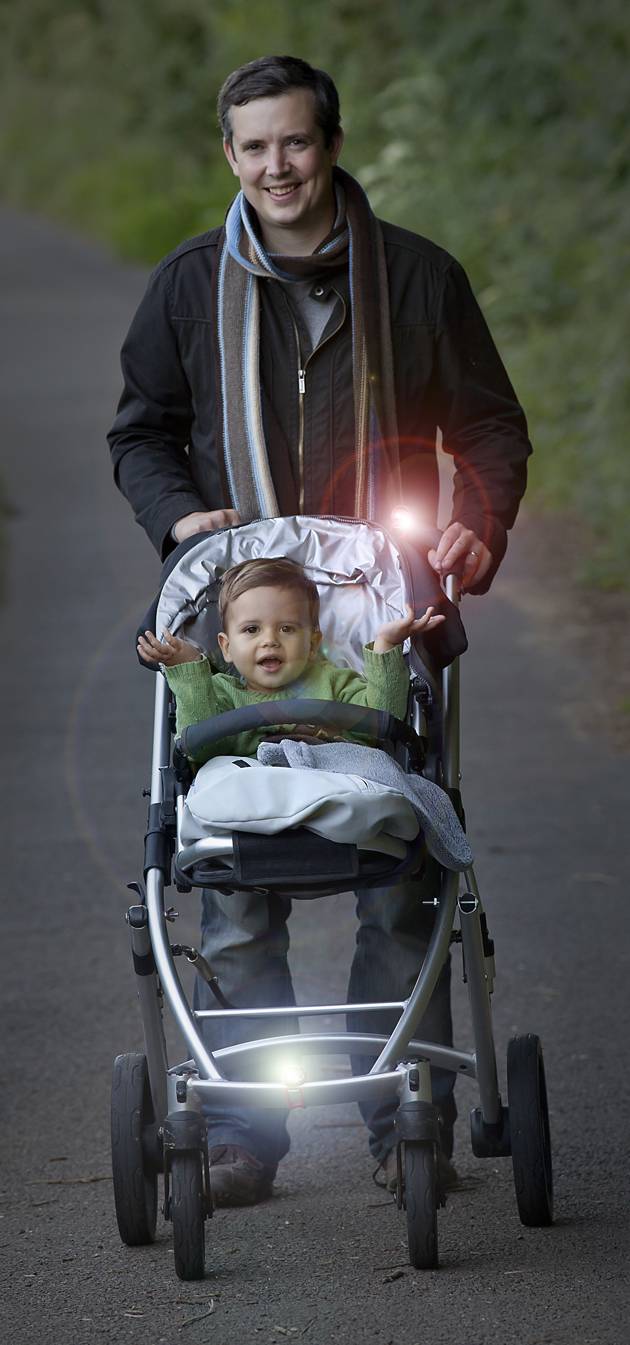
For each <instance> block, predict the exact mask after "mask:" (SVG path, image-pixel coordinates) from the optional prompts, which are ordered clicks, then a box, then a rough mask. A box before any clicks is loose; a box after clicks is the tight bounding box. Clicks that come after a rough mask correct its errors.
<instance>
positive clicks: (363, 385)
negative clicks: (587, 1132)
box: [109, 57, 531, 1204]
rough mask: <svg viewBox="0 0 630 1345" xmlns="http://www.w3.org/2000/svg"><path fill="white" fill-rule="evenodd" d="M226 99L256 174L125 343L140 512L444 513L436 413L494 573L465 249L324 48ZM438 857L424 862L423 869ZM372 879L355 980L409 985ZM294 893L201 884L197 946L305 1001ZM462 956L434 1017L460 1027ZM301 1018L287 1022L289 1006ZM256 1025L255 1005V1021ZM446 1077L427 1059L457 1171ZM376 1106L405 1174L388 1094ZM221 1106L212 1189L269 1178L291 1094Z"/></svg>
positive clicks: (249, 986) (474, 312) (243, 982)
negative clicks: (385, 166)
mask: <svg viewBox="0 0 630 1345" xmlns="http://www.w3.org/2000/svg"><path fill="white" fill-rule="evenodd" d="M218 111H219V121H220V125H221V129H222V133H223V147H224V150H225V155H226V158H227V161H228V164H229V166H230V168H231V170H232V172H233V173H234V175H235V177H237V178H238V180H239V183H240V188H241V190H240V193H239V195H238V196H237V197H236V200H235V201H234V202H233V204H232V206H231V208H230V210H229V212H228V215H227V218H226V222H225V226H224V227H223V228H220V229H214V230H211V231H210V232H209V233H206V234H203V235H201V236H200V237H198V238H194V239H192V240H190V241H188V242H185V243H183V244H182V245H181V246H180V247H179V248H178V249H177V251H176V252H174V253H173V254H171V255H170V256H169V257H167V258H166V259H165V260H164V261H163V262H162V263H161V264H160V265H159V266H158V267H157V268H156V270H155V271H154V273H153V275H152V277H151V279H150V282H149V287H148V290H147V292H146V295H145V297H144V299H143V300H142V303H141V304H140V308H139V309H138V312H137V314H136V316H135V318H134V321H133V323H132V326H131V329H130V332H129V335H128V337H127V340H126V342H125V345H124V347H123V352H122V365H123V373H124V380H125V386H124V391H123V395H122V399H121V402H120V406H119V411H118V415H117V418H116V421H115V423H114V426H113V429H112V431H111V434H110V436H109V438H110V445H111V449H112V456H113V461H114V469H115V475H116V481H117V483H118V485H119V487H120V488H121V490H122V491H123V492H124V494H125V495H126V496H127V498H128V499H129V500H130V502H131V504H132V505H133V507H134V510H135V514H136V518H137V520H138V522H139V523H141V524H142V526H143V527H144V528H145V529H146V531H147V532H148V534H149V537H150V538H151V540H152V542H153V544H154V545H155V546H156V548H157V550H158V551H159V553H160V555H161V556H162V557H164V556H166V555H167V553H168V552H169V551H170V550H171V549H172V548H173V547H174V546H175V545H176V543H177V542H181V541H183V540H185V539H186V538H188V537H191V536H193V535H194V534H195V533H197V532H205V531H208V530H212V529H216V528H221V527H225V526H229V525H230V524H232V523H236V522H239V521H241V520H243V521H249V520H250V519H254V518H258V517H268V516H275V515H290V514H295V513H306V514H327V513H331V514H341V515H351V516H355V517H365V518H374V519H376V520H381V521H383V522H387V520H388V519H389V516H390V512H391V509H392V507H393V506H395V505H400V504H405V505H406V506H408V507H410V508H412V509H413V508H414V506H415V507H417V508H418V509H419V510H420V511H421V513H422V516H423V517H424V518H425V519H426V520H427V521H434V520H435V514H436V509H437V496H438V474H437V463H436V451H435V449H436V435H437V431H438V429H440V430H441V432H442V437H443V445H444V448H445V449H446V451H447V452H449V453H451V454H452V455H453V456H454V458H455V462H456V473H455V483H454V498H453V516H452V521H451V522H450V524H449V526H448V527H447V528H446V530H445V532H444V534H443V536H442V539H441V541H440V544H439V546H438V547H437V549H436V550H435V551H432V552H430V553H429V559H430V562H431V564H432V565H433V567H434V568H435V570H436V571H437V572H438V573H441V574H445V573H448V571H449V570H450V569H452V568H453V567H454V566H455V565H456V564H457V563H460V564H463V565H464V581H463V582H464V586H465V588H466V589H467V590H468V591H469V592H473V593H483V592H485V591H486V590H487V589H488V588H489V586H490V582H491V580H492V577H493V575H494V573H495V571H496V569H497V567H498V565H499V564H500V561H501V559H502V557H503V555H504V552H505V547H506V531H507V529H509V528H510V527H511V526H512V523H513V522H514V518H515V515H516V512H517V509H518V504H519V501H520V498H521V496H522V493H523V490H524V488H525V480H526V460H527V456H528V454H529V452H530V451H531V450H530V445H529V442H528V438H527V430H526V424H525V419H524V416H523V413H522V411H521V408H520V407H519V405H518V402H517V401H516V397H515V394H514V391H513V389H512V387H511V384H510V382H509V379H508V377H507V374H506V373H505V370H504V368H503V365H502V364H501V361H500V359H499V356H498V354H497V351H496V349H495V347H494V344H493V342H492V339H491V337H490V334H489V332H488V329H487V327H486V325H485V322H484V319H483V317H482V315H481V313H480V310H479V308H478V306H477V304H476V301H475V299H474V297H473V295H472V292H471V289H470V286H469V284H468V281H467V279H466V276H465V274H464V272H463V270H462V268H461V267H460V266H459V265H458V263H457V262H456V261H454V259H453V258H452V257H450V256H449V255H448V254H447V253H445V252H444V251H443V250H442V249H440V248H439V247H436V246H435V245H434V244H433V243H430V242H428V241H427V240H426V239H424V238H421V237H419V236H418V235H416V234H412V233H409V232H407V231H406V230H403V229H399V228H396V227H394V226H393V225H391V224H386V223H383V222H381V221H378V220H376V218H375V216H374V215H373V213H372V211H371V209H370V206H369V204H368V202H367V199H366V197H365V196H364V194H363V192H362V190H361V188H360V187H359V184H358V183H357V182H356V181H355V180H354V179H353V178H351V177H350V176H349V175H348V174H347V173H344V172H343V171H342V170H340V169H339V168H338V167H337V166H336V165H337V160H338V158H339V154H340V151H341V147H342V143H343V133H342V131H341V127H340V118H339V101H338V96H337V91H336V89H335V87H334V84H333V83H332V80H331V79H330V77H329V76H328V75H326V74H325V73H324V72H323V71H318V70H314V69H312V67H310V66H309V65H307V64H306V62H304V61H301V60H298V59H296V58H292V57H265V58H263V59H261V60H258V61H253V62H251V63H250V64H248V65H246V66H243V67H242V68H240V69H239V70H236V71H234V73H233V74H231V75H230V76H229V78H228V79H227V80H226V82H225V84H224V85H223V88H222V89H221V92H220V94H219V100H218ZM433 880H434V875H433V874H432V873H431V872H429V873H428V874H427V877H426V882H427V891H428V890H429V889H430V888H431V884H432V882H433ZM357 898H358V902H357V913H358V916H359V922H360V924H359V932H358V936H357V950H356V954H355V958H354V962H353V966H352V971H351V976H350V986H349V1000H350V1001H352V1000H355V1001H357V1000H362V999H363V1000H365V999H366V998H369V999H372V1000H374V999H383V1000H392V999H400V998H402V997H404V996H405V995H406V994H407V993H408V992H409V989H410V988H411V986H412V985H413V983H414V982H415V979H416V976H417V972H418V968H419V966H420V963H421V961H422V957H423V953H424V949H425V947H426V942H427V939H428V937H429V933H430V920H431V915H430V908H429V907H428V906H422V904H421V903H420V901H419V893H418V888H417V885H416V886H415V887H414V885H413V884H406V885H403V886H402V887H400V888H398V889H396V890H395V891H392V890H391V889H390V890H388V891H374V890H372V891H370V892H362V893H358V894H357ZM289 906H290V903H287V902H283V901H282V900H280V899H273V900H272V899H264V898H263V899H261V898H259V897H254V896H250V895H247V894H234V896H232V897H229V898H228V897H221V896H219V895H218V894H216V893H204V898H203V916H202V948H203V951H204V953H205V955H206V956H207V958H208V960H209V961H210V963H211V965H212V966H213V968H214V969H215V970H216V971H217V972H218V975H219V978H220V980H221V983H222V987H223V990H224V993H225V994H227V996H228V997H229V998H230V999H231V1000H233V1001H235V1002H236V1003H237V1004H241V1005H244V1006H247V1007H257V1006H259V1005H262V1004H266V1003H276V1004H278V1005H283V1004H286V1005H287V1006H288V1007H289V1006H291V1005H292V1004H293V1003H294V999H293V992H292V987H291V982H290V977H289V972H288V967H287V962H286V954H287V949H288V934H287V927H286V917H287V915H288V910H289ZM448 970H449V969H448V968H446V969H445V972H444V975H443V976H442V977H441V980H440V982H439V984H438V987H437V989H436V992H435V994H434V997H433V1000H432V1003H431V1006H430V1008H429V1011H428V1013H427V1016H426V1018H425V1021H424V1023H423V1029H422V1030H423V1033H424V1035H425V1036H426V1037H427V1038H428V1039H432V1040H440V1041H444V1042H446V1043H448V1042H450V1040H451V1023H450V1004H449V975H448ZM204 990H205V987H203V986H201V987H200V989H199V990H198V992H197V1004H198V1006H199V1007H202V1006H205V999H204ZM205 1021H206V1022H207V1020H205ZM284 1026H285V1030H291V1020H290V1019H289V1018H287V1020H286V1022H285V1024H284ZM389 1026H390V1024H389V1022H388V1021H387V1020H386V1019H385V1018H384V1017H383V1015H381V1016H380V1018H379V1019H375V1020H374V1021H373V1022H372V1023H370V1025H369V1026H368V1025H367V1024H366V1022H365V1019H363V1020H362V1022H361V1027H362V1028H363V1029H364V1030H367V1031H369V1030H372V1031H383V1030H386V1029H388V1028H389ZM261 1030H262V1029H261V1028H260V1023H258V1024H253V1025H248V1036H251V1035H255V1033H256V1032H257V1031H258V1032H260V1031H261ZM230 1040H234V1034H233V1035H230V1029H229V1026H227V1025H225V1026H224V1027H223V1029H222V1031H221V1033H220V1034H218V1033H217V1031H216V1029H215V1031H214V1033H213V1035H212V1036H210V1035H208V1041H209V1044H210V1045H214V1046H215V1047H216V1046H218V1045H222V1044H227V1043H228V1042H229V1041H230ZM357 1065H358V1067H359V1068H360V1066H361V1062H357ZM452 1083H453V1077H452V1075H450V1074H448V1073H446V1072H445V1071H439V1070H436V1071H434V1098H435V1101H436V1104H437V1106H438V1109H439V1112H440V1117H441V1122H442V1141H441V1142H442V1153H443V1158H442V1166H443V1172H444V1173H445V1175H446V1176H447V1177H448V1176H449V1172H448V1159H449V1158H450V1154H451V1152H452V1128H453V1121H454V1118H455V1106H454V1101H453V1096H452ZM362 1111H363V1115H364V1118H365V1120H366V1123H367V1125H368V1128H369V1130H370V1148H371V1151H372V1153H373V1154H374V1156H375V1157H376V1158H377V1159H378V1160H379V1162H380V1163H381V1164H383V1165H384V1166H385V1171H386V1177H387V1179H388V1180H389V1178H390V1176H391V1174H392V1154H393V1149H392V1146H393V1143H394V1132H393V1109H392V1107H391V1106H385V1107H384V1106H381V1107H374V1106H370V1107H368V1106H365V1107H363V1108H362ZM208 1128H209V1148H210V1160H211V1181H212V1187H213V1193H214V1197H215V1200H216V1202H217V1203H221V1204H246V1203H250V1202H253V1201H255V1200H258V1199H261V1198H263V1197H264V1196H265V1195H266V1194H268V1193H269V1191H270V1188H271V1182H272V1181H273V1177H274V1175H275V1171H276V1167H277V1164H278V1162H279V1160H280V1159H281V1158H282V1157H283V1155H284V1154H285V1153H286V1151H287V1149H288V1145H289V1140H288V1135H287V1132H286V1126H285V1117H284V1116H281V1115H279V1114H278V1113H275V1112H268V1113H259V1114H257V1113H255V1112H253V1111H249V1110H242V1111H232V1112H231V1113H230V1114H229V1115H226V1114H225V1113H218V1112H216V1111H215V1112H213V1113H212V1115H210V1116H209V1118H208ZM450 1175H452V1173H451V1174H450Z"/></svg>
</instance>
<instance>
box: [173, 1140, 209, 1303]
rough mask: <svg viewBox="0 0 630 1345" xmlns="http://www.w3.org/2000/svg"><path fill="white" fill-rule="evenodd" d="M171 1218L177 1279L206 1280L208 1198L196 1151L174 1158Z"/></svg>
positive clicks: (187, 1151)
mask: <svg viewBox="0 0 630 1345" xmlns="http://www.w3.org/2000/svg"><path fill="white" fill-rule="evenodd" d="M170 1217H171V1220H172V1224H173V1248H174V1252H175V1273H176V1275H178V1276H179V1278H180V1280H202V1279H203V1276H204V1268H205V1234H204V1220H205V1197H204V1190H203V1172H202V1159H201V1154H199V1153H198V1152H196V1151H195V1150H185V1151H183V1152H182V1153H177V1152H175V1153H174V1154H173V1155H172V1158H171V1164H170Z"/></svg>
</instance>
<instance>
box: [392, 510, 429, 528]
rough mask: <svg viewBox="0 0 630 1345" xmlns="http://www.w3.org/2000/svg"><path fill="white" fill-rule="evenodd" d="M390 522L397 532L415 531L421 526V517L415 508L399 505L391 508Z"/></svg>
mask: <svg viewBox="0 0 630 1345" xmlns="http://www.w3.org/2000/svg"><path fill="white" fill-rule="evenodd" d="M391 524H392V528H395V529H396V531H397V532H407V533H412V532H416V533H417V532H420V530H421V528H422V526H423V519H422V518H421V516H420V515H419V513H418V510H417V509H407V508H406V507H405V506H404V505H399V506H398V507H397V508H396V509H392V514H391Z"/></svg>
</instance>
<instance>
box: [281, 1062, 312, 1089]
mask: <svg viewBox="0 0 630 1345" xmlns="http://www.w3.org/2000/svg"><path fill="white" fill-rule="evenodd" d="M305 1081H306V1075H305V1073H304V1070H303V1069H302V1068H301V1066H300V1065H295V1064H294V1065H285V1066H283V1069H282V1082H283V1083H284V1084H286V1086H287V1088H301V1087H302V1084H303V1083H305Z"/></svg>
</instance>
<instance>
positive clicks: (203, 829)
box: [182, 756, 420, 859]
mask: <svg viewBox="0 0 630 1345" xmlns="http://www.w3.org/2000/svg"><path fill="white" fill-rule="evenodd" d="M236 761H247V762H248V765H249V768H246V767H243V766H237V765H235V764H234V763H235V762H236ZM261 771H262V772H264V775H263V776H261ZM292 827H308V829H309V831H314V832H315V833H316V834H317V835H318V836H325V837H326V838H327V839H328V840H330V841H340V842H342V843H354V845H356V846H357V847H358V849H360V850H379V851H381V852H383V853H384V854H387V855H393V856H394V857H395V858H400V859H402V858H403V857H404V854H405V845H404V842H405V841H412V840H413V839H414V837H416V836H417V835H418V831H419V829H420V828H419V824H418V818H417V817H416V814H415V812H414V809H413V808H412V806H411V803H410V802H409V800H408V799H406V798H404V797H403V795H402V794H400V793H399V792H398V791H397V790H396V789H391V788H389V787H388V786H386V785H382V784H376V783H375V782H374V781H373V780H364V779H363V778H362V777H361V776H359V775H344V774H341V773H339V772H337V771H321V770H317V771H313V770H296V769H295V768H294V767H289V766H287V767H283V766H264V765H263V764H262V763H261V762H260V761H258V760H257V759H256V757H234V756H224V757H213V758H212V760H211V761H207V762H206V764H205V765H204V766H202V767H201V768H200V770H199V771H198V773H197V775H196V776H195V779H194V780H193V783H192V785H191V787H190V789H189V791H188V795H187V798H186V803H185V805H184V813H183V818H182V842H183V844H184V845H190V844H191V842H192V841H198V840H201V839H202V838H203V837H204V836H213V835H223V834H224V833H225V832H230V831H254V832H256V831H257V832H262V833H263V834H264V835H267V836H269V835H275V834H276V833H277V832H280V831H286V830H287V829H290V828H292Z"/></svg>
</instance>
